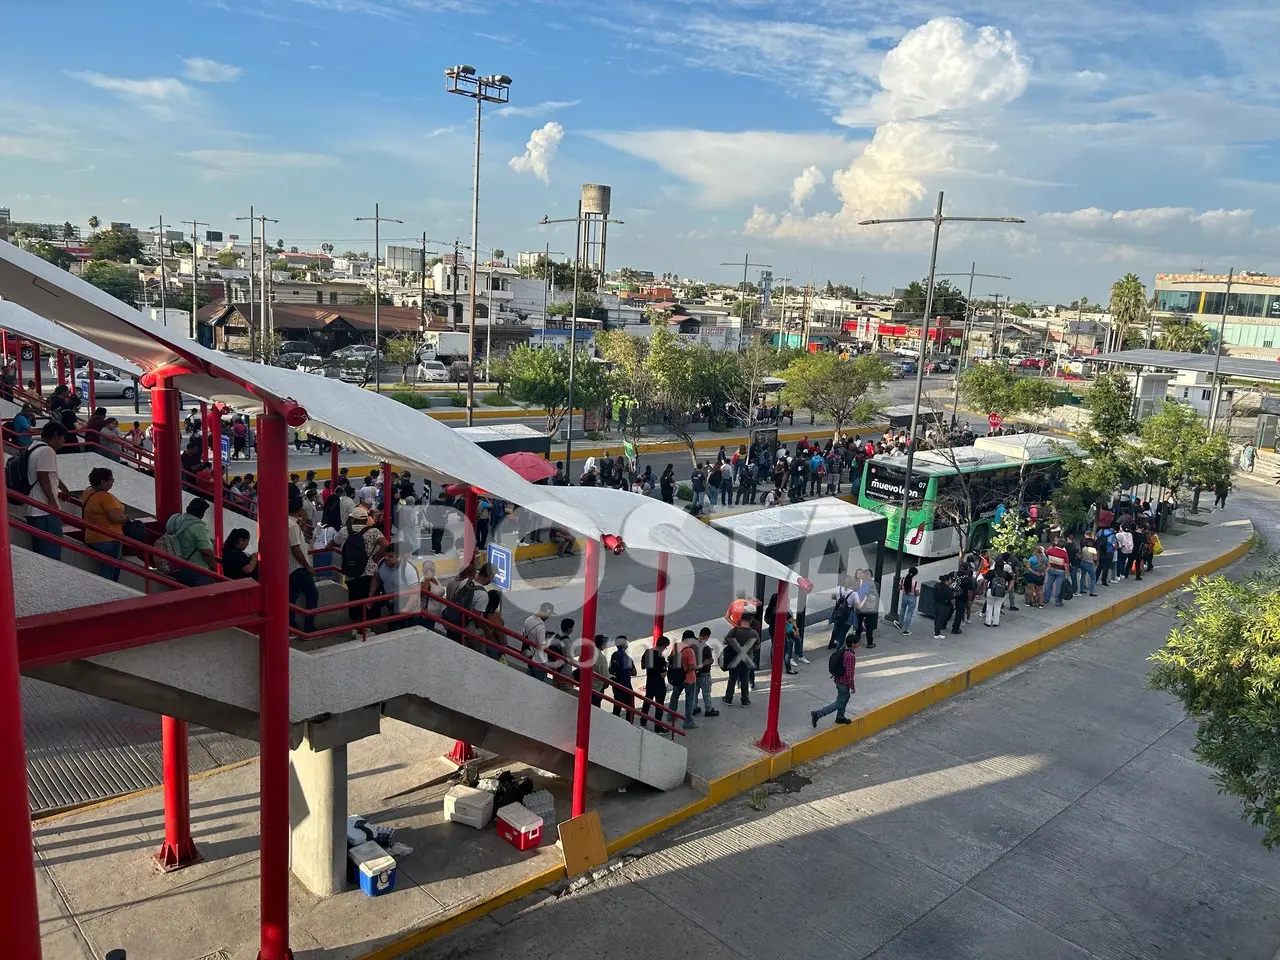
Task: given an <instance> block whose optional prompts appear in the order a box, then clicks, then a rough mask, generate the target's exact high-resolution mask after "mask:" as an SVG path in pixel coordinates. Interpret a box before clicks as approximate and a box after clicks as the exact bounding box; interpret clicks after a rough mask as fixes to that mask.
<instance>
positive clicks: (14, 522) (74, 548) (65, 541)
mask: <svg viewBox="0 0 1280 960" xmlns="http://www.w3.org/2000/svg"><path fill="white" fill-rule="evenodd" d="M41 506H42V507H43V506H44V505H43V504H42V505H41ZM50 513H53V512H52V511H50ZM54 515H55V516H56V515H57V514H54ZM9 526H11V527H13V528H14V529H16V530H21V531H23V532H24V533H26V534H27V535H28V536H30V537H33V538H37V537H38V538H39V539H41V540H48V541H50V542H52V543H56V544H57V545H58V547H59V548H65V549H67V550H70V551H71V552H72V553H78V554H80V555H81V556H85V557H89V558H91V559H93V560H97V561H98V562H99V563H105V564H107V566H110V567H117V568H119V569H120V570H124V571H127V572H129V573H134V574H137V575H138V576H140V577H141V578H142V580H143V582H144V583H145V584H146V587H147V589H146V592H147V593H150V592H151V584H152V583H153V582H155V583H158V584H160V585H161V586H164V587H168V588H169V589H171V590H185V589H186V586H185V585H184V584H181V583H179V582H178V581H177V580H170V579H169V578H168V577H166V576H165V575H164V574H162V573H157V572H156V571H154V570H152V569H151V568H150V567H145V566H144V567H136V566H134V565H133V564H132V563H125V562H124V560H123V559H120V560H117V559H116V558H115V557H110V556H107V555H106V554H105V553H99V552H98V551H97V550H94V549H93V548H92V547H90V546H88V545H87V544H84V543H81V542H80V541H79V540H73V539H71V538H69V537H59V536H57V535H56V534H52V533H50V532H49V531H48V530H42V529H41V528H40V527H33V526H31V525H30V524H29V523H24V522H23V521H22V520H19V519H18V518H17V517H10V518H9ZM175 559H176V558H175ZM201 569H203V568H201Z"/></svg>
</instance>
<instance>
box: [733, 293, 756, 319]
mask: <svg viewBox="0 0 1280 960" xmlns="http://www.w3.org/2000/svg"><path fill="white" fill-rule="evenodd" d="M759 305H760V301H759V300H757V299H756V298H755V297H747V298H746V299H745V300H744V299H739V300H736V301H734V304H733V307H732V308H731V309H730V310H729V315H730V316H733V317H743V318H747V319H749V318H751V317H753V316H755V312H756V307H758V306H759Z"/></svg>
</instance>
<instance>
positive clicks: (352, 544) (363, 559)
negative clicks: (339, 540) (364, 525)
mask: <svg viewBox="0 0 1280 960" xmlns="http://www.w3.org/2000/svg"><path fill="white" fill-rule="evenodd" d="M368 563H369V549H368V547H366V546H365V542H364V531H361V532H360V533H358V534H356V533H351V532H349V531H348V533H347V539H346V542H345V543H343V544H342V575H343V576H344V577H347V578H348V579H354V578H355V577H363V576H364V571H365V567H366V566H368Z"/></svg>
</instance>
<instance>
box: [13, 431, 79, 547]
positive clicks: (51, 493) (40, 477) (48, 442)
mask: <svg viewBox="0 0 1280 960" xmlns="http://www.w3.org/2000/svg"><path fill="white" fill-rule="evenodd" d="M66 439H67V436H66V433H64V432H63V429H62V427H61V426H59V425H58V424H56V423H52V422H50V423H46V424H45V425H44V427H43V428H42V429H41V431H40V439H39V440H36V441H34V442H33V443H32V444H31V446H29V447H27V449H26V450H24V451H23V452H22V453H19V454H15V456H19V457H26V458H27V478H28V479H29V480H30V481H31V492H30V494H29V496H30V497H31V499H32V500H34V501H36V503H42V504H44V505H46V506H47V507H49V508H50V509H54V510H56V509H57V506H58V494H59V493H69V492H70V491H68V490H67V485H66V484H65V483H63V482H62V480H61V478H60V477H59V476H58V456H57V454H58V450H60V449H61V448H62V444H63V443H64V442H65V441H66ZM27 523H28V524H30V525H31V526H33V527H38V528H39V529H41V530H44V531H46V532H47V533H50V534H52V535H53V536H55V537H61V536H62V521H61V520H59V519H58V518H57V517H56V516H54V515H53V514H51V513H49V511H48V510H42V509H40V508H39V507H38V506H35V505H30V506H28V507H27ZM31 549H32V550H34V551H35V552H36V553H40V554H43V555H44V556H46V557H49V558H50V559H53V560H61V559H62V545H61V544H60V543H58V542H57V541H52V540H49V539H47V538H45V537H32V538H31Z"/></svg>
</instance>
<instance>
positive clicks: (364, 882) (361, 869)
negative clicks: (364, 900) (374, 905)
mask: <svg viewBox="0 0 1280 960" xmlns="http://www.w3.org/2000/svg"><path fill="white" fill-rule="evenodd" d="M347 878H348V879H349V880H350V881H351V882H352V883H358V884H359V885H360V889H361V890H363V891H364V893H365V895H366V896H369V897H380V896H382V895H383V894H384V893H390V892H391V891H392V890H394V889H395V887H396V858H395V857H393V856H391V854H389V853H387V851H385V850H383V849H382V847H380V846H378V845H377V844H376V843H374V842H373V841H372V840H370V841H368V842H366V843H361V844H359V845H357V846H354V847H352V848H351V849H350V850H348V851H347Z"/></svg>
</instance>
